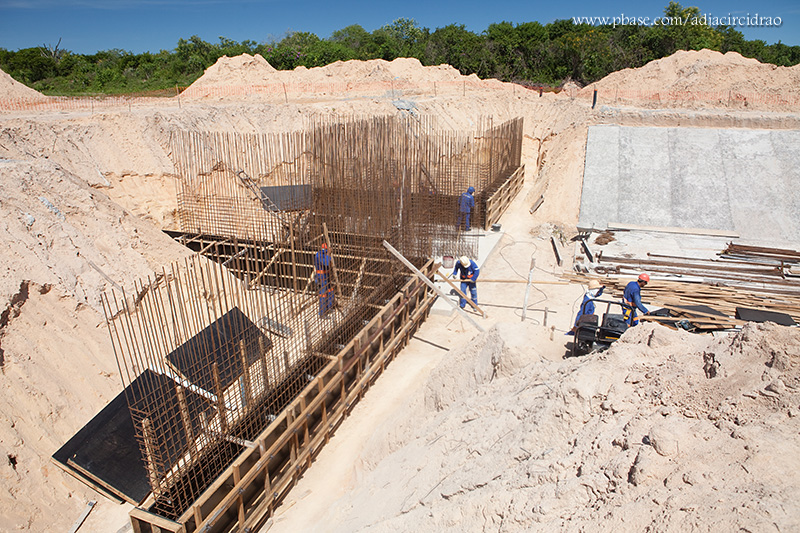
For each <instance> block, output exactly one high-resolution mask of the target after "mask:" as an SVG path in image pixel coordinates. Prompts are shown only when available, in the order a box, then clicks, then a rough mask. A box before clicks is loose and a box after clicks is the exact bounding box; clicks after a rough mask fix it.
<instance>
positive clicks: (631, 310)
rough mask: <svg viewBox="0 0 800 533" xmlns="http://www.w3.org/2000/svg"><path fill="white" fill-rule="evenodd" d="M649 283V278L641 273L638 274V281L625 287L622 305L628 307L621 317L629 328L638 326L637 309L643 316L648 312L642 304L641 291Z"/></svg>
mask: <svg viewBox="0 0 800 533" xmlns="http://www.w3.org/2000/svg"><path fill="white" fill-rule="evenodd" d="M649 282H650V276H649V275H648V274H646V273H644V272H643V273H641V274H639V279H637V280H636V281H631V282H630V283H628V284H627V285H625V291H624V292H623V293H622V303H624V304H625V305H628V306H630V307H625V308H624V309H625V311H624V312H623V317H624V318H625V322H627V323H628V325H629V326H636V325H638V324H639V318H637V316H636V310H637V309H638V310H640V311H641V312H642V313H644V314H645V315H646V314H648V313H649V312H650V311H648V310H647V308H646V307H645V306H644V305H643V304H642V289H643V288H644V286H645V285H647V284H648V283H649Z"/></svg>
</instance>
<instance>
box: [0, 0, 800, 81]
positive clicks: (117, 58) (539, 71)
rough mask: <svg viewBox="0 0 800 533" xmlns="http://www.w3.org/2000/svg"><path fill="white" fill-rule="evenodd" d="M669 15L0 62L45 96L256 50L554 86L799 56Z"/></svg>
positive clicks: (305, 60)
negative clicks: (704, 61)
mask: <svg viewBox="0 0 800 533" xmlns="http://www.w3.org/2000/svg"><path fill="white" fill-rule="evenodd" d="M664 14H665V16H666V17H670V18H672V19H673V20H676V19H678V18H680V19H681V20H687V21H690V22H689V23H686V24H675V25H659V26H655V25H653V26H647V25H637V24H626V25H616V26H614V25H590V24H585V23H584V24H578V23H575V22H574V21H573V20H569V19H565V20H556V21H554V22H552V23H549V24H540V23H539V22H523V23H519V24H514V23H511V22H499V23H494V24H490V25H489V26H488V27H487V28H486V30H484V31H483V32H480V33H475V32H472V31H469V30H467V29H466V28H465V26H464V25H459V24H450V25H448V26H445V27H443V28H436V29H435V30H432V31H431V30H430V29H428V28H424V27H420V26H419V25H418V24H417V23H416V22H415V21H414V20H413V19H407V18H401V19H398V20H395V21H394V22H392V23H391V24H387V25H385V26H383V27H381V28H378V29H376V30H374V31H372V32H368V31H366V30H365V29H364V28H362V27H361V26H359V25H351V26H347V27H346V28H342V29H340V30H337V31H335V32H333V34H332V35H331V36H330V37H328V38H324V39H323V38H320V37H318V36H317V35H315V34H313V33H309V32H292V33H290V34H288V35H286V36H285V37H283V38H281V39H280V40H274V39H273V40H271V41H269V42H265V43H256V42H254V41H250V40H245V41H242V42H236V41H233V40H230V39H227V38H225V37H220V38H219V42H218V43H208V42H206V41H203V40H202V39H200V38H199V37H197V36H192V37H190V38H188V39H180V40H179V41H178V44H177V47H176V48H175V49H174V50H161V51H160V52H158V53H150V52H145V53H141V54H134V53H131V52H125V51H123V50H106V51H100V52H97V53H96V54H89V55H86V54H74V53H71V52H70V51H68V50H63V49H60V48H59V45H60V41H59V43H58V44H56V45H54V46H53V45H44V46H41V47H35V48H25V49H21V50H18V51H9V50H5V49H2V48H0V69H2V70H3V71H4V72H6V73H7V74H9V75H11V76H12V77H13V78H14V79H16V80H17V81H20V82H22V83H24V84H26V85H28V86H30V87H32V88H34V89H36V90H38V91H40V92H42V93H44V94H48V95H83V94H134V93H138V94H146V93H151V94H159V93H164V92H168V91H173V92H174V90H175V87H176V86H181V87H185V86H188V85H191V84H192V83H193V82H194V81H195V80H196V79H197V78H199V77H200V76H201V75H202V74H203V72H204V70H205V69H206V68H208V67H209V66H211V65H213V64H214V63H215V62H216V61H217V60H218V59H219V58H220V57H222V56H228V57H233V56H237V55H240V54H244V53H247V54H251V55H255V54H260V55H261V56H263V57H264V59H266V60H267V61H268V62H269V63H270V64H271V65H272V66H273V67H275V68H277V69H281V70H286V69H293V68H295V67H297V66H300V65H303V66H305V67H309V68H311V67H318V66H324V65H327V64H329V63H333V62H335V61H346V60H349V59H361V60H368V59H385V60H388V61H391V60H393V59H396V58H398V57H414V58H417V59H419V60H420V62H421V63H422V64H423V65H439V64H442V63H447V64H449V65H452V66H453V67H455V68H457V69H458V70H459V71H460V72H461V73H462V74H465V75H466V74H473V73H474V74H477V75H478V76H479V77H481V78H497V79H500V80H503V81H512V82H517V83H521V84H524V85H545V86H558V85H560V84H562V83H563V82H565V81H567V80H573V81H576V82H578V83H580V84H588V83H591V82H594V81H596V80H598V79H600V78H602V77H604V76H606V75H607V74H609V73H611V72H614V71H617V70H621V69H624V68H635V67H641V66H642V65H644V64H646V63H648V62H649V61H652V60H654V59H659V58H662V57H666V56H668V55H671V54H672V53H674V52H676V51H677V50H700V49H703V48H708V49H711V50H717V51H720V52H723V53H724V52H729V51H734V52H739V53H740V54H742V55H743V56H745V57H751V58H755V59H757V60H759V61H761V62H762V63H772V64H775V65H779V66H792V65H796V64H798V63H800V46H788V45H785V44H782V43H781V42H778V43H776V44H767V43H766V42H764V41H761V40H746V39H745V38H744V36H743V35H742V33H741V32H739V31H737V30H736V29H735V28H732V27H730V26H716V27H712V26H709V25H707V24H703V23H692V22H691V21H694V22H697V20H698V19H699V20H702V19H701V18H700V9H699V8H697V7H686V8H684V7H683V6H681V5H680V4H679V3H677V2H670V3H669V5H667V6H666V7H665V9H664Z"/></svg>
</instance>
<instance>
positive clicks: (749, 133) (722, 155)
mask: <svg viewBox="0 0 800 533" xmlns="http://www.w3.org/2000/svg"><path fill="white" fill-rule="evenodd" d="M798 215H800V131H798V130H746V129H712V128H656V127H627V126H616V125H602V126H592V127H590V128H589V133H588V138H587V144H586V163H585V168H584V175H583V190H582V195H581V211H580V217H579V223H578V227H580V228H586V229H592V228H593V229H605V228H606V227H607V226H608V224H609V223H615V222H616V223H623V224H633V225H641V226H651V227H676V228H703V229H709V230H718V231H730V232H734V233H737V234H738V235H739V236H740V237H741V239H742V240H747V241H751V242H763V243H773V244H779V243H784V244H785V243H797V242H800V218H799V217H798Z"/></svg>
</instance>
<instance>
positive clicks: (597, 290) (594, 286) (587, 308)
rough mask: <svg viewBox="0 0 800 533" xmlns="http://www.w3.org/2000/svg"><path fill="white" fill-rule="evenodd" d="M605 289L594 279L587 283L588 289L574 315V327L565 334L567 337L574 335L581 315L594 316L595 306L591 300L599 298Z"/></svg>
mask: <svg viewBox="0 0 800 533" xmlns="http://www.w3.org/2000/svg"><path fill="white" fill-rule="evenodd" d="M605 288H606V286H605V285H601V284H600V282H599V281H597V280H596V279H593V280H591V281H589V289H588V290H587V291H586V294H584V295H583V301H582V302H581V306H580V308H579V309H578V314H577V315H575V325H574V326H573V327H572V329H571V330H569V331H568V332H567V333H566V334H567V335H575V330H577V328H578V321H580V319H581V317H582V316H583V315H593V314H594V310H595V305H594V301H593V300H594V299H595V298H600V295H602V294H603V291H604V290H605Z"/></svg>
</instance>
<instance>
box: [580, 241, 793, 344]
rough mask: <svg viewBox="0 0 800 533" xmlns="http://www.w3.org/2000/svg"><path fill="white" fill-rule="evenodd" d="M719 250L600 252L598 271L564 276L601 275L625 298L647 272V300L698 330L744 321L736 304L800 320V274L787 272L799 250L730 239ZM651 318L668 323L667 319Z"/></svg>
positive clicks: (613, 293) (611, 290) (611, 293)
mask: <svg viewBox="0 0 800 533" xmlns="http://www.w3.org/2000/svg"><path fill="white" fill-rule="evenodd" d="M718 255H719V259H700V258H691V257H676V256H665V255H659V254H655V253H648V254H647V257H646V258H628V257H610V256H604V255H602V254H599V256H598V258H597V263H596V264H595V267H594V272H592V273H590V274H588V275H582V274H572V273H571V274H567V275H566V276H565V278H566V279H568V280H570V281H573V282H578V283H588V282H589V280H590V279H592V278H595V279H598V280H599V281H600V282H601V283H602V284H604V285H605V286H606V294H607V295H608V296H609V297H621V296H622V291H623V290H624V288H625V285H626V284H627V283H628V282H629V281H632V280H634V279H636V277H637V275H638V273H640V272H647V273H648V274H650V276H651V282H650V283H648V285H647V286H646V287H645V288H644V289H643V290H642V300H643V301H644V302H645V303H646V305H649V306H650V305H652V306H660V307H663V308H666V309H669V311H670V313H669V314H670V317H676V318H678V319H679V320H688V321H689V322H690V323H691V324H692V325H693V326H694V327H695V329H698V330H714V329H727V328H732V327H737V326H740V325H742V324H743V322H742V321H741V320H737V319H735V318H734V316H735V315H736V308H737V307H745V308H749V309H757V310H762V311H772V312H778V313H785V314H787V315H789V316H791V317H792V318H793V319H794V320H795V321H796V322H800V279H797V278H793V277H791V276H790V275H789V273H788V269H789V268H790V267H791V266H792V265H793V264H796V263H798V262H800V252H795V251H793V250H783V249H778V248H759V247H752V246H743V245H736V244H733V243H731V244H729V245H728V248H726V250H725V251H723V252H721V253H719V254H718ZM687 306H688V307H695V306H707V308H710V311H712V312H710V313H709V312H705V311H708V309H704V308H700V310H698V309H693V310H687V309H685V308H686V307H687ZM714 311H718V312H719V313H721V315H724V316H717V315H716V313H714ZM648 320H654V321H660V322H665V323H669V319H668V318H663V319H662V318H659V317H652V318H648Z"/></svg>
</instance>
